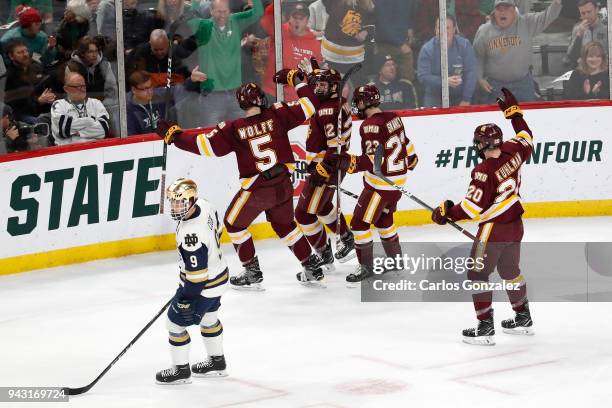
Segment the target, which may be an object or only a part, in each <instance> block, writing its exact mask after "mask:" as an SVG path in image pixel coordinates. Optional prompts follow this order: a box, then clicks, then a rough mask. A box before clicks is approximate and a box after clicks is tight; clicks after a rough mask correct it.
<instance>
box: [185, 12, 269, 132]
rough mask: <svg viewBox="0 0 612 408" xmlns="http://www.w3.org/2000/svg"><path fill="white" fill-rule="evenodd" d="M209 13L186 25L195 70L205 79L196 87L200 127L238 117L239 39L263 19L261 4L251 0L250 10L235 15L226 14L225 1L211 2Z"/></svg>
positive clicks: (240, 62)
mask: <svg viewBox="0 0 612 408" xmlns="http://www.w3.org/2000/svg"><path fill="white" fill-rule="evenodd" d="M210 9H211V14H212V17H211V18H208V19H200V18H193V19H191V20H189V22H188V24H189V26H190V27H191V28H192V30H193V31H194V33H195V38H196V44H197V47H198V52H199V55H198V59H199V66H200V67H201V68H202V71H203V72H205V73H206V74H207V75H208V79H207V80H206V81H203V82H202V83H201V85H200V89H201V92H202V95H201V96H200V98H199V104H200V109H199V111H198V115H199V116H200V117H199V120H202V122H201V123H200V125H201V126H208V125H213V124H216V123H219V122H221V121H223V120H227V119H235V118H237V117H240V116H242V114H243V112H242V110H241V109H240V107H239V106H238V102H237V101H236V96H235V90H236V88H238V87H239V86H240V84H241V83H242V69H241V66H242V57H241V37H242V33H243V31H244V30H245V29H246V28H247V27H249V26H250V25H251V24H253V23H255V22H257V21H258V19H259V18H260V17H261V16H262V15H263V6H262V3H261V0H253V8H252V9H250V10H247V11H242V12H239V13H233V14H230V9H229V3H228V1H227V0H213V1H212V2H211V4H210Z"/></svg>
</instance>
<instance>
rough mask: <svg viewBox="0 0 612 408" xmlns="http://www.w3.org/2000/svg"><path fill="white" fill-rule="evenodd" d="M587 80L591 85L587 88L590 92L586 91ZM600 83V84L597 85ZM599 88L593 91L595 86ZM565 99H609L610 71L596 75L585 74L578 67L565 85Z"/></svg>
mask: <svg viewBox="0 0 612 408" xmlns="http://www.w3.org/2000/svg"><path fill="white" fill-rule="evenodd" d="M585 81H588V83H589V85H588V87H587V89H588V90H589V92H588V93H587V92H585V89H584V88H585V86H584V84H585ZM598 83H599V86H597V87H596V85H597V84H598ZM595 87H596V88H597V89H596V90H595V91H593V88H595ZM564 96H565V99H577V100H586V99H608V98H609V96H610V77H609V76H608V71H603V72H600V73H599V74H595V75H588V74H585V73H583V72H581V71H579V70H577V69H575V70H574V72H572V75H571V76H570V79H569V80H568V81H567V83H566V84H565V86H564Z"/></svg>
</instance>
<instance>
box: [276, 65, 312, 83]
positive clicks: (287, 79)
mask: <svg viewBox="0 0 612 408" xmlns="http://www.w3.org/2000/svg"><path fill="white" fill-rule="evenodd" d="M305 77H306V76H305V75H304V72H303V71H302V70H301V69H289V68H283V69H281V70H280V71H277V72H276V73H275V74H274V77H273V78H272V80H273V81H274V83H277V84H283V85H289V86H296V85H297V84H299V83H300V81H303V80H304V78H305Z"/></svg>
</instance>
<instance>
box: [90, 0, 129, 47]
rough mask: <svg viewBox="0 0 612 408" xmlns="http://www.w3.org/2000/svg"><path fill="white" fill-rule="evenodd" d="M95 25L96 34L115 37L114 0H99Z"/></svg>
mask: <svg viewBox="0 0 612 408" xmlns="http://www.w3.org/2000/svg"><path fill="white" fill-rule="evenodd" d="M124 23H125V22H124ZM96 26H97V27H98V34H100V35H101V36H104V37H106V38H110V39H114V38H115V37H116V33H117V27H116V24H115V0H100V4H98V8H97V16H96ZM124 27H125V24H124Z"/></svg>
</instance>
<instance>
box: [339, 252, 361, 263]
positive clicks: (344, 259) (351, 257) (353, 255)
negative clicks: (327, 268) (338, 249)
mask: <svg viewBox="0 0 612 408" xmlns="http://www.w3.org/2000/svg"><path fill="white" fill-rule="evenodd" d="M356 256H357V253H356V252H355V250H352V251H351V252H349V254H348V255H347V256H345V257H344V258H336V261H338V262H340V263H347V262H348V261H350V260H351V259H353V258H355V257H356Z"/></svg>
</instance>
